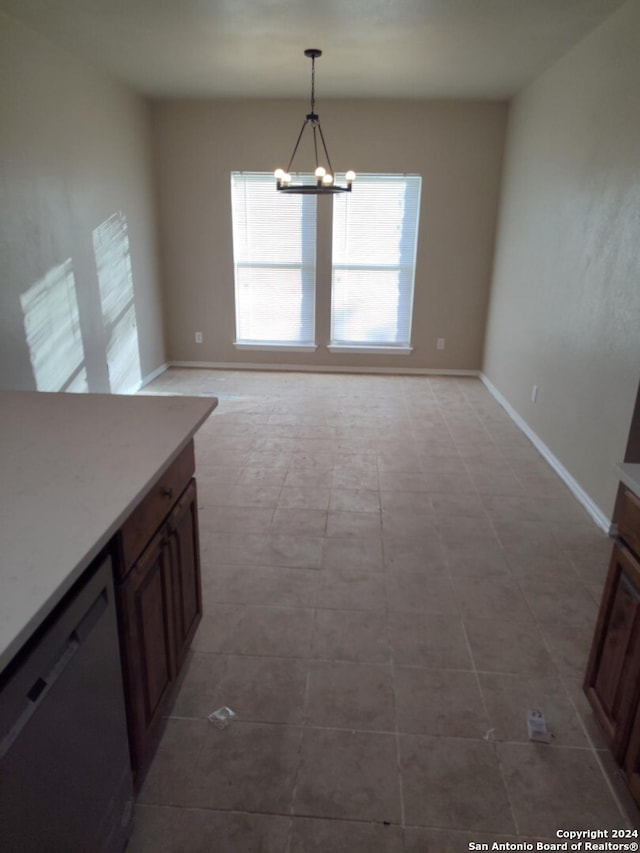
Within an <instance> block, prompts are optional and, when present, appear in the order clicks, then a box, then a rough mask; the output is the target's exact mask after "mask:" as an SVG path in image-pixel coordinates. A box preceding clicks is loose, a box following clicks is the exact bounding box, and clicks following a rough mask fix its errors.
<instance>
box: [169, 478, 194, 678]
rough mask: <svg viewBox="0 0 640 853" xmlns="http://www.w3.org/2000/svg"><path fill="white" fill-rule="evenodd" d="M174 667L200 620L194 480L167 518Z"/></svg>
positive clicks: (181, 659) (178, 664)
mask: <svg viewBox="0 0 640 853" xmlns="http://www.w3.org/2000/svg"><path fill="white" fill-rule="evenodd" d="M167 530H168V538H169V548H170V552H171V579H172V584H173V607H174V626H175V637H174V639H175V650H176V661H177V668H178V669H180V666H181V664H182V661H183V660H184V657H185V655H186V653H187V651H188V649H189V645H190V643H191V640H192V638H193V635H194V633H195V631H196V628H197V627H198V624H199V622H200V619H201V617H202V590H201V583H200V547H199V542H198V505H197V500H196V481H195V480H192V481H191V483H190V484H189V485H188V486H187V488H186V489H185V491H184V492H183V493H182V495H181V497H180V500H179V501H178V502H177V504H176V505H175V507H174V508H173V510H172V512H171V514H170V516H169V518H168V519H167Z"/></svg>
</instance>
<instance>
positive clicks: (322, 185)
mask: <svg viewBox="0 0 640 853" xmlns="http://www.w3.org/2000/svg"><path fill="white" fill-rule="evenodd" d="M304 55H305V56H308V57H309V58H310V59H311V110H310V112H308V113H307V115H306V117H305V120H304V122H303V125H302V129H301V130H300V133H299V134H298V139H297V140H296V144H295V145H294V148H293V154H292V155H291V158H290V160H289V165H288V166H287V170H286V172H285V171H284V169H276V170H275V172H274V173H273V176H274V178H275V179H276V189H277V190H279V191H280V192H286V193H298V194H300V195H324V194H329V193H331V194H334V193H350V192H351V186H352V184H353V182H354V181H355V179H356V173H355V172H353V171H351V170H349V171H348V172H347V173H346V175H345V183H346V186H342V185H340V184H336V183H335V181H334V174H335V173H334V171H333V167H332V165H331V159H330V157H329V152H328V151H327V144H326V142H325V140H324V134H323V133H322V128H321V127H320V116H319V115H318V114H317V113H316V112H315V62H316V59H317V58H318V57H319V56H322V51H321V50H318V49H317V48H307V50H305V52H304ZM307 125H309V126H310V127H311V130H312V133H313V150H314V153H315V161H316V168H315V172H314V176H315V179H316V181H315V184H313V183H299V184H292V183H291V175H290V170H291V166H292V164H293V160H294V158H295V156H296V152H297V150H298V145H299V144H300V140H301V139H302V135H303V133H304V131H305V129H306V127H307ZM318 139H319V140H320V144H321V146H322V150H323V151H324V156H325V159H326V162H327V166H328V167H329V168H328V169H325V167H324V166H321V165H320V164H319V163H318Z"/></svg>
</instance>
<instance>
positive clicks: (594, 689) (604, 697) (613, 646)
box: [584, 544, 640, 761]
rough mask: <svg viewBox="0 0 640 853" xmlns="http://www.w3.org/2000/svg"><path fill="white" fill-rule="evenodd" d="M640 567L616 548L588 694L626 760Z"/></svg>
mask: <svg viewBox="0 0 640 853" xmlns="http://www.w3.org/2000/svg"><path fill="white" fill-rule="evenodd" d="M639 679H640V564H639V563H638V561H637V560H636V559H635V557H634V556H633V555H632V553H631V552H630V551H628V550H627V549H626V548H625V547H624V546H622V545H618V544H616V545H614V547H613V554H612V557H611V563H610V564H609V573H608V575H607V583H606V586H605V590H604V593H603V597H602V604H601V606H600V613H599V615H598V623H597V626H596V633H595V637H594V641H593V646H592V648H591V656H590V658H589V664H588V667H587V675H586V679H585V685H584V686H585V691H586V694H587V697H588V698H589V701H590V702H591V705H592V707H593V710H594V712H595V714H596V716H597V717H598V719H599V721H600V723H601V725H602V727H603V729H604V732H605V734H606V736H607V738H608V740H609V742H610V744H611V748H612V751H613V753H614V755H615V756H616V758H617V759H618V760H619V761H620V760H621V759H622V757H623V754H624V751H625V748H626V744H627V740H628V736H629V729H630V726H631V723H632V721H633V714H634V712H635V708H636V704H637V701H638V693H639V687H640V682H639Z"/></svg>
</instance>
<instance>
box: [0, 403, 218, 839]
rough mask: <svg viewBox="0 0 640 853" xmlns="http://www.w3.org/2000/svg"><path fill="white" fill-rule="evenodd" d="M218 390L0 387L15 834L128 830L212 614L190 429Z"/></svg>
mask: <svg viewBox="0 0 640 853" xmlns="http://www.w3.org/2000/svg"><path fill="white" fill-rule="evenodd" d="M216 405H217V400H216V399H215V398H207V399H203V398H199V397H193V398H192V397H168V396H162V397H153V396H141V397H123V396H115V395H103V394H87V395H74V394H56V393H40V392H12V391H11V392H0V471H1V472H2V479H3V486H4V488H3V489H2V496H1V497H0V662H1V666H0V693H1V702H0V709H1V710H0V812H2V813H3V814H4V815H5V818H6V820H4V819H3V830H2V834H3V842H4V843H5V845H6V849H7V850H8V851H16V853H17V851H20V853H27V851H28V853H31V851H34V853H35V851H39V850H41V849H45V847H46V849H53V848H54V847H55V849H65V850H68V851H69V853H76V851H77V853H84V851H85V850H89V849H91V850H93V849H95V850H97V849H100V850H103V851H105V853H121V851H122V849H123V848H124V846H125V845H126V841H127V837H128V834H129V831H130V826H131V814H132V802H133V799H132V798H133V786H134V785H136V784H139V783H140V781H141V779H142V777H143V774H144V770H145V769H146V767H147V766H148V764H149V762H150V760H151V758H152V757H153V752H154V749H155V745H156V743H157V739H158V737H159V735H160V733H161V722H162V715H163V712H164V710H165V708H166V706H167V704H168V702H169V701H170V699H171V695H172V691H173V690H174V688H175V686H176V684H177V678H178V675H179V672H180V669H181V667H182V664H183V662H184V659H185V656H186V652H187V650H188V647H189V644H190V642H191V639H192V637H193V634H194V633H195V630H196V629H197V626H198V623H199V621H200V618H201V614H202V597H201V588H200V557H199V540H198V520H197V497H196V482H195V478H194V473H195V457H194V445H193V435H194V433H195V432H196V430H197V429H198V427H199V426H200V425H201V424H202V423H203V421H204V420H205V419H206V418H207V417H208V416H209V414H210V413H211V412H212V411H213V409H214V408H215V406H216Z"/></svg>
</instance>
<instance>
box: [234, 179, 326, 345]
mask: <svg viewBox="0 0 640 853" xmlns="http://www.w3.org/2000/svg"><path fill="white" fill-rule="evenodd" d="M231 203H232V214H233V255H234V266H235V295H236V344H239V345H242V344H246V345H252V344H258V345H265V346H269V345H272V346H278V345H280V346H296V345H298V346H310V345H313V344H314V342H315V276H316V269H315V267H316V198H315V196H312V195H308V196H305V195H284V194H282V193H279V192H277V190H276V187H275V181H274V178H273V175H271V174H265V173H257V172H232V174H231Z"/></svg>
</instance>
